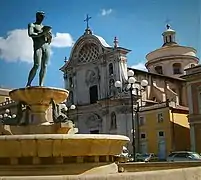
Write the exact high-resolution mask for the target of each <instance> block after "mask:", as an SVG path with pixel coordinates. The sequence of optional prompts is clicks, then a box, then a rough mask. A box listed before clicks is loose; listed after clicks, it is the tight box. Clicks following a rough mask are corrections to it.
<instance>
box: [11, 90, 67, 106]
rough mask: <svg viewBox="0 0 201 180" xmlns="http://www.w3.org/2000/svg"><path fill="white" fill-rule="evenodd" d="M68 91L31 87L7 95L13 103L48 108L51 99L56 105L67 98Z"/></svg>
mask: <svg viewBox="0 0 201 180" xmlns="http://www.w3.org/2000/svg"><path fill="white" fill-rule="evenodd" d="M68 93H69V92H68V91H67V90H65V89H60V88H53V87H43V86H31V87H26V88H19V89H15V90H12V91H11V92H10V93H9V95H10V97H11V99H12V100H14V101H22V102H25V103H26V104H28V105H38V104H42V105H46V106H49V103H50V100H51V99H52V98H53V99H54V101H55V102H56V103H60V102H62V101H64V100H65V99H66V98H67V97H68Z"/></svg>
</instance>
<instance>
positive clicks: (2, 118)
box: [0, 109, 16, 124]
mask: <svg viewBox="0 0 201 180" xmlns="http://www.w3.org/2000/svg"><path fill="white" fill-rule="evenodd" d="M15 118H16V114H14V113H13V114H12V113H11V111H10V109H6V110H5V113H4V114H0V121H1V123H2V124H7V123H6V121H9V120H11V119H15ZM10 122H11V121H10ZM8 123H9V122H8Z"/></svg>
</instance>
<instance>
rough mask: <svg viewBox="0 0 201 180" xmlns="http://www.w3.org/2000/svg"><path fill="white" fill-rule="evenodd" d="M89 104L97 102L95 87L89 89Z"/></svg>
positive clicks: (96, 89) (96, 88)
mask: <svg viewBox="0 0 201 180" xmlns="http://www.w3.org/2000/svg"><path fill="white" fill-rule="evenodd" d="M89 95H90V103H91V104H94V103H96V102H97V101H98V87H97V85H95V86H91V87H90V88H89Z"/></svg>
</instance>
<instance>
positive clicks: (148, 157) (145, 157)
mask: <svg viewBox="0 0 201 180" xmlns="http://www.w3.org/2000/svg"><path fill="white" fill-rule="evenodd" d="M136 161H138V162H139V161H140V162H153V161H158V157H157V156H156V155H155V154H154V153H145V154H140V155H138V156H136Z"/></svg>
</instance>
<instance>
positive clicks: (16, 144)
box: [0, 134, 129, 158]
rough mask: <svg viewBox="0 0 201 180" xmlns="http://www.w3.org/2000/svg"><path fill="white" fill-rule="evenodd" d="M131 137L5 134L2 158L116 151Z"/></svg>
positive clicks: (2, 143)
mask: <svg viewBox="0 0 201 180" xmlns="http://www.w3.org/2000/svg"><path fill="white" fill-rule="evenodd" d="M128 141H129V138H128V137H126V136H122V135H89V134H73V135H70V134H36V135H5V136H0V147H1V148H0V158H11V157H16V158H19V157H68V156H108V155H116V154H119V153H120V152H121V151H122V148H123V146H124V145H125V144H126V143H127V142H128Z"/></svg>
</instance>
